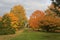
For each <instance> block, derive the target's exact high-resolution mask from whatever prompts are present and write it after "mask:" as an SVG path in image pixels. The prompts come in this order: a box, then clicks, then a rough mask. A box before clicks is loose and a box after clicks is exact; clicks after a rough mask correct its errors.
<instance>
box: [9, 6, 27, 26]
mask: <svg viewBox="0 0 60 40" xmlns="http://www.w3.org/2000/svg"><path fill="white" fill-rule="evenodd" d="M11 12H12V13H13V14H14V15H15V16H16V17H18V18H19V25H20V26H22V27H24V26H25V24H26V22H27V17H26V12H25V9H24V7H23V6H21V5H16V6H14V7H13V8H12V9H11V11H10V13H11Z"/></svg>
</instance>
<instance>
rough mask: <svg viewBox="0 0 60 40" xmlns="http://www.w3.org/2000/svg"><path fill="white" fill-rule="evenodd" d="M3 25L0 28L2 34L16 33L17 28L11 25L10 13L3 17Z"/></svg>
mask: <svg viewBox="0 0 60 40" xmlns="http://www.w3.org/2000/svg"><path fill="white" fill-rule="evenodd" d="M1 22H2V23H1V24H2V26H1V28H0V34H2V35H3V34H14V33H15V29H14V28H13V27H12V26H11V19H10V17H9V14H5V15H3V17H2V21H1Z"/></svg>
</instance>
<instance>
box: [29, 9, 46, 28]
mask: <svg viewBox="0 0 60 40" xmlns="http://www.w3.org/2000/svg"><path fill="white" fill-rule="evenodd" d="M43 16H45V14H44V13H43V12H42V11H39V10H37V11H35V12H33V13H32V15H31V16H30V19H29V25H30V27H31V28H33V29H39V21H40V19H42V18H43Z"/></svg>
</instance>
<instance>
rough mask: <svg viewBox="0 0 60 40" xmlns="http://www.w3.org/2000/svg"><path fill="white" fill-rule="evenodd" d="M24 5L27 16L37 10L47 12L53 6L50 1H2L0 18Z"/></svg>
mask: <svg viewBox="0 0 60 40" xmlns="http://www.w3.org/2000/svg"><path fill="white" fill-rule="evenodd" d="M19 4H20V5H22V6H24V8H25V10H26V15H27V17H28V18H29V16H30V15H31V14H32V13H33V12H34V11H35V10H43V11H44V10H45V9H47V7H48V6H49V5H50V4H51V1H50V0H0V16H2V15H3V14H4V13H7V12H9V11H10V10H11V8H12V7H13V6H14V5H19Z"/></svg>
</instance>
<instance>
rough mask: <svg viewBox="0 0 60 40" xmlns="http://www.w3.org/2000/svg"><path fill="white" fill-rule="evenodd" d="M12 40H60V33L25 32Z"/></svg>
mask: <svg viewBox="0 0 60 40" xmlns="http://www.w3.org/2000/svg"><path fill="white" fill-rule="evenodd" d="M12 40H60V33H47V32H34V31H29V30H28V31H27V30H25V31H24V32H23V33H21V34H20V35H18V36H16V37H15V38H13V39H12Z"/></svg>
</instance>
